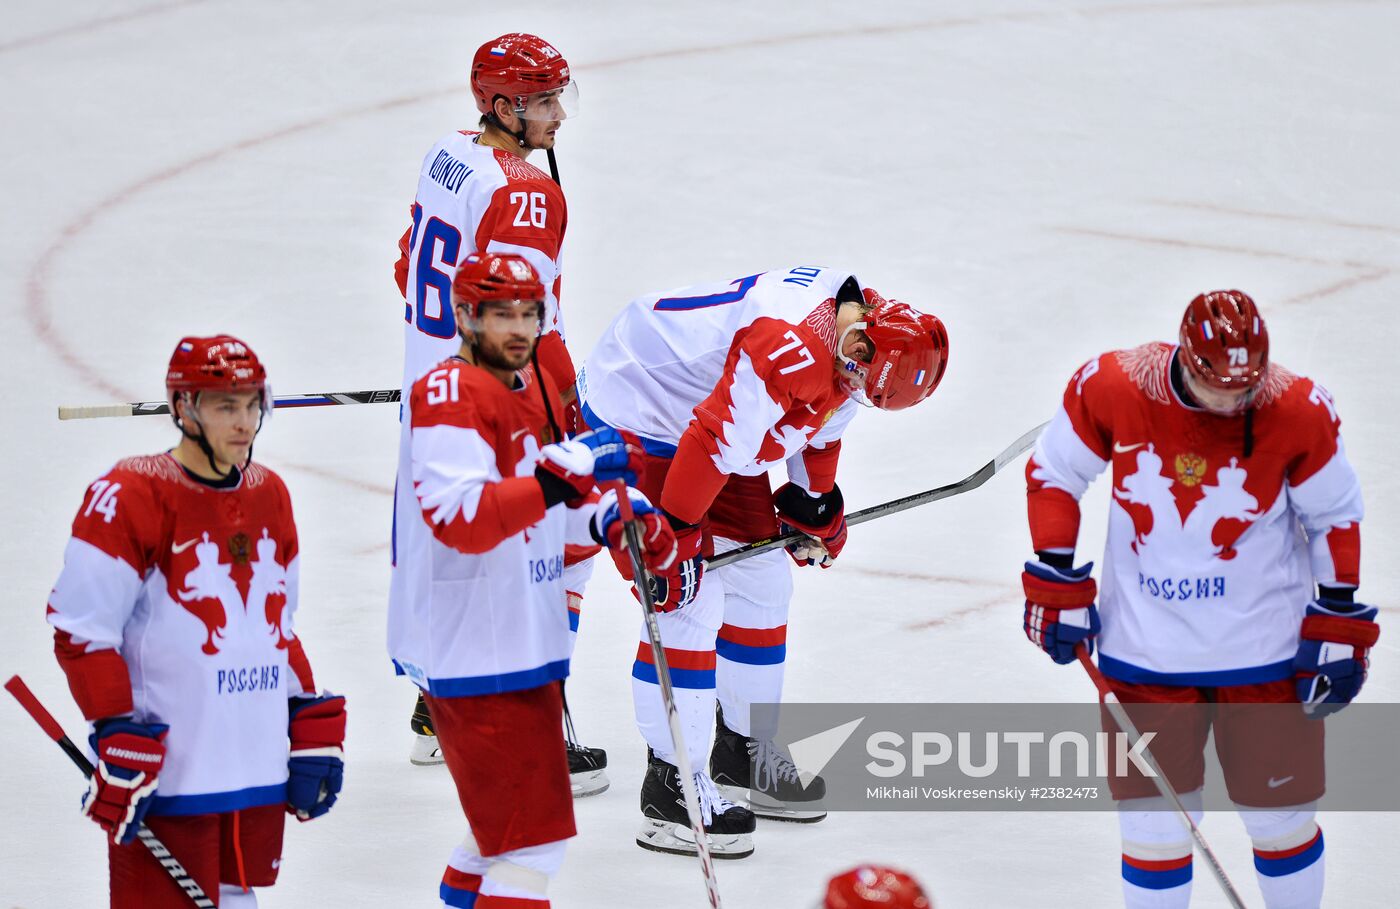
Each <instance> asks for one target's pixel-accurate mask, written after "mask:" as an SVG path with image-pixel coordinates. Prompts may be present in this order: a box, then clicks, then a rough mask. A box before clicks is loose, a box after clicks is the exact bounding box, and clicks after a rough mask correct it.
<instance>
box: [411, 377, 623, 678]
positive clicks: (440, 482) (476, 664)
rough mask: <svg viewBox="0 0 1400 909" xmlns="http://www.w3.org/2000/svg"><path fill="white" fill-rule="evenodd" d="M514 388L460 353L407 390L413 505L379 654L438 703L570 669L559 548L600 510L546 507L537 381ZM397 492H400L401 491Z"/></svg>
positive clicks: (547, 388) (544, 433)
mask: <svg viewBox="0 0 1400 909" xmlns="http://www.w3.org/2000/svg"><path fill="white" fill-rule="evenodd" d="M543 384H544V387H543V389H542V388H541V386H540V383H538V382H534V381H532V382H529V383H528V384H526V383H525V382H524V381H523V380H522V381H521V382H520V383H519V384H518V385H517V387H516V388H515V389H513V390H511V389H507V388H506V387H505V386H504V385H503V384H502V383H501V382H500V381H499V380H498V379H496V378H495V377H494V376H492V375H491V374H489V373H487V372H486V371H485V370H482V369H480V368H478V367H475V366H472V365H471V364H469V363H467V362H465V361H464V360H460V359H456V358H453V359H449V360H445V361H443V362H442V363H440V364H438V366H437V367H436V368H434V369H432V370H429V372H428V373H427V374H426V375H425V376H423V378H421V379H420V380H419V381H418V382H417V383H415V385H414V386H413V391H412V394H411V395H410V399H409V413H408V420H407V422H408V425H410V428H411V438H410V443H411V461H410V463H411V469H412V484H413V485H412V488H411V489H410V490H409V493H408V497H409V498H411V499H412V501H413V507H412V510H411V511H408V510H400V511H399V512H398V513H397V514H396V519H397V522H398V523H397V528H396V531H397V532H396V540H397V541H398V547H399V548H398V551H397V553H396V559H397V563H398V565H397V568H396V570H395V571H394V575H393V580H392V583H391V587H390V591H389V655H390V656H391V657H392V658H393V660H394V664H395V666H396V667H398V669H399V671H401V672H403V673H404V674H406V675H407V676H408V677H409V678H410V679H411V680H412V681H413V682H414V684H416V685H418V686H419V687H420V688H422V689H424V690H426V691H428V692H429V693H431V694H432V695H433V696H434V697H465V696H471V695H482V694H495V693H499V692H505V691H517V690H522V689H526V688H535V687H538V686H540V685H543V684H545V683H547V682H550V681H553V680H556V679H561V678H563V677H565V676H566V675H568V672H569V652H570V649H571V647H570V632H569V610H568V607H567V603H566V599H565V593H564V544H565V543H566V542H568V543H574V544H578V545H592V544H593V539H592V537H591V536H590V535H589V532H588V522H589V521H590V520H591V519H592V517H593V513H594V510H595V508H596V505H595V504H593V503H588V504H585V505H582V506H580V507H577V508H569V507H567V506H565V505H563V504H560V505H556V506H554V507H553V508H549V509H548V510H546V508H545V505H544V496H543V493H542V492H541V489H540V484H539V481H538V480H536V479H535V477H534V471H535V464H536V462H537V461H538V459H539V450H540V446H541V445H543V444H547V443H548V442H549V441H552V438H551V430H550V428H549V421H548V418H547V416H546V413H545V409H544V406H543V403H542V401H541V392H542V391H543V392H544V393H545V394H549V395H551V397H552V400H551V404H550V406H551V407H552V408H553V409H554V410H553V412H554V414H555V415H556V417H557V415H558V413H559V404H558V395H557V393H556V392H555V391H554V388H553V385H552V383H550V382H549V380H548V379H547V378H546V379H544V380H543ZM400 498H401V500H402V498H403V497H400Z"/></svg>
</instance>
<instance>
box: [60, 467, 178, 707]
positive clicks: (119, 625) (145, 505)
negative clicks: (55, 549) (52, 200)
mask: <svg viewBox="0 0 1400 909" xmlns="http://www.w3.org/2000/svg"><path fill="white" fill-rule="evenodd" d="M155 496H156V492H155V489H154V487H153V486H152V484H151V483H150V482H149V481H148V480H147V478H145V477H143V476H141V475H140V474H138V473H136V472H134V471H131V470H128V469H126V468H125V467H124V466H123V465H122V464H118V465H117V466H116V467H114V468H113V469H112V470H111V471H109V472H108V473H107V474H106V475H105V476H103V477H102V478H101V479H99V480H97V481H96V482H94V483H93V484H92V485H91V486H89V487H88V490H87V494H86V495H85V496H84V497H83V504H82V505H81V506H80V507H79V508H78V513H77V515H76V517H74V519H73V533H72V537H71V538H70V539H69V541H68V546H67V548H66V549H65V550H64V555H63V570H62V572H60V574H59V577H58V580H57V581H56V582H55V584H54V587H53V590H52V592H51V593H50V594H49V602H48V611H47V615H48V621H49V624H51V625H53V627H54V654H55V656H56V657H57V658H58V662H59V665H60V666H61V667H62V668H63V671H64V674H65V675H66V676H67V677H68V687H69V688H70V689H71V690H72V692H73V698H74V700H75V701H77V703H78V706H79V708H81V709H82V711H83V715H84V716H85V717H87V718H88V719H90V720H95V719H100V718H102V717H107V716H115V715H119V714H124V713H130V712H131V710H132V699H131V682H130V678H129V676H128V674H127V669H126V663H125V661H124V660H123V659H122V657H121V646H122V640H123V634H124V630H125V628H126V623H127V621H128V620H129V619H130V618H131V615H132V611H133V610H134V609H135V606H136V601H137V598H138V596H139V595H140V591H141V584H142V579H143V578H144V577H145V575H146V572H147V571H148V570H149V569H150V567H151V565H152V564H153V562H154V559H155V553H156V551H157V546H158V545H159V541H160V540H161V539H162V538H163V537H162V523H163V517H162V511H161V509H160V507H159V504H158V503H157V502H156V501H155Z"/></svg>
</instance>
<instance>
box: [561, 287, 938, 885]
mask: <svg viewBox="0 0 1400 909" xmlns="http://www.w3.org/2000/svg"><path fill="white" fill-rule="evenodd" d="M946 356H947V333H946V332H945V331H944V328H943V325H942V323H941V322H939V320H938V319H937V318H935V317H934V316H931V315H926V314H923V313H919V312H917V311H915V310H914V309H912V308H911V307H909V306H906V305H905V304H903V303H897V302H893V301H888V300H885V299H884V298H882V297H881V296H880V295H879V294H877V293H875V292H874V291H873V290H870V289H869V288H863V287H862V286H861V284H860V282H859V281H858V280H857V279H856V278H855V276H853V275H851V274H850V272H846V271H841V270H837V269H830V268H813V267H806V266H800V267H797V268H792V269H786V270H778V271H772V272H766V273H763V274H757V275H750V276H748V277H744V278H739V279H737V280H735V281H731V282H723V283H716V284H712V285H701V286H695V287H687V288H681V289H679V290H674V291H668V292H666V293H660V294H649V295H647V296H644V297H641V298H638V299H637V300H634V301H633V302H632V303H630V304H629V305H628V306H627V307H626V308H625V309H624V310H623V311H622V313H621V314H620V315H619V316H618V317H617V318H616V319H615V320H613V322H612V324H611V325H610V326H609V327H608V328H607V330H606V331H605V332H604V334H603V337H602V339H601V340H599V342H598V344H597V346H596V347H594V349H593V353H592V355H591V356H590V357H589V360H588V363H587V365H586V366H585V368H584V370H583V372H582V373H581V374H580V376H579V390H580V395H581V396H582V398H583V402H584V406H583V415H584V420H585V421H586V422H587V423H588V424H589V425H590V426H594V427H604V426H610V427H615V428H618V429H625V430H628V431H631V432H634V433H636V434H637V435H638V436H640V437H641V439H642V445H643V448H644V450H645V451H646V459H645V460H646V469H645V470H644V471H643V474H642V477H641V481H640V487H641V489H642V490H643V491H644V492H646V493H647V495H648V496H649V497H650V498H651V499H652V500H653V501H657V502H658V503H659V504H660V505H661V507H662V509H663V511H664V512H665V514H666V517H667V520H668V522H669V523H670V524H671V526H672V527H673V528H674V529H675V531H676V536H677V541H678V547H679V552H680V556H679V558H678V559H677V561H676V563H675V564H674V565H673V566H672V567H671V568H670V569H669V570H667V571H665V572H662V573H661V574H660V575H659V576H658V577H657V578H655V579H653V580H654V582H655V586H656V589H655V591H654V592H655V600H656V603H657V606H658V609H659V610H660V611H661V612H662V613H664V614H663V615H661V616H659V619H660V625H661V634H662V639H663V641H664V643H665V647H666V657H667V660H668V662H669V665H670V667H671V677H672V682H673V684H674V686H675V690H676V697H677V708H678V710H679V713H680V717H681V721H682V723H683V726H684V731H685V741H686V747H687V749H688V751H689V755H688V756H689V758H690V763H691V766H692V767H693V768H697V770H699V768H703V767H704V766H705V765H704V763H703V760H704V758H705V755H706V752H707V750H708V748H709V743H710V730H711V723H712V722H713V721H714V715H715V702H716V682H717V678H718V684H719V691H720V695H719V697H720V701H721V703H722V705H723V718H722V723H721V725H720V729H719V736H718V737H717V739H716V742H715V748H714V751H713V753H712V754H711V755H710V757H711V760H710V767H711V771H710V773H708V774H707V773H705V772H703V771H701V772H697V773H696V782H697V786H698V789H699V791H700V795H701V801H702V808H703V812H702V813H703V814H704V815H705V818H706V822H707V823H706V829H707V830H708V831H709V832H710V839H711V850H712V852H713V854H714V855H715V856H716V857H719V858H742V857H744V856H746V855H748V854H750V853H751V852H752V851H753V845H752V836H751V834H752V832H753V830H754V815H753V813H751V812H750V810H748V809H745V808H743V807H739V806H737V805H735V804H734V803H732V802H730V801H729V800H728V799H727V798H725V797H724V795H723V794H721V792H720V791H718V790H717V789H716V786H715V783H716V782H721V783H726V784H729V785H730V786H732V787H734V789H735V790H743V791H744V792H745V795H746V796H747V797H748V799H749V801H750V807H751V808H752V809H753V812H755V813H762V814H763V815H764V816H771V817H777V818H780V819H785V820H816V819H819V818H820V817H822V816H823V814H824V812H822V811H820V810H818V809H817V808H816V807H815V806H813V805H812V804H811V800H812V799H813V798H814V797H816V798H819V797H820V796H821V794H822V788H823V787H822V785H821V782H820V780H813V781H812V782H811V784H809V785H808V786H806V787H805V788H804V787H803V786H802V785H801V784H800V783H799V781H798V777H797V772H796V768H795V767H794V766H793V764H792V761H791V759H790V758H789V757H788V756H787V755H786V754H784V753H782V752H781V751H780V750H779V749H777V748H775V747H774V746H773V745H772V742H771V741H770V739H771V736H772V734H773V732H774V731H776V730H765V729H751V728H749V722H750V717H749V705H750V704H752V703H755V702H777V701H778V700H779V699H780V698H781V694H782V664H783V661H784V660H785V657H786V640H785V637H786V625H787V609H788V600H789V598H790V596H791V593H792V587H791V580H790V578H789V575H788V567H787V564H786V559H785V558H784V557H783V556H782V554H780V553H773V554H770V555H768V556H766V557H764V556H760V557H755V558H752V559H749V560H746V561H744V562H742V563H739V564H735V565H733V566H727V567H725V568H722V569H719V570H718V571H716V572H715V573H714V574H715V577H714V578H709V579H707V578H705V577H704V572H703V565H702V556H704V555H705V554H706V553H707V552H708V551H710V548H711V546H712V545H713V547H714V548H715V549H726V548H734V547H735V546H736V545H737V543H738V542H739V541H743V540H746V539H758V538H760V537H763V536H771V535H772V534H773V531H774V530H776V529H777V528H776V527H775V524H776V523H777V521H780V522H782V524H783V525H785V526H786V527H788V528H796V529H798V530H801V531H803V532H805V533H806V534H808V539H807V540H806V541H805V542H803V543H801V544H798V545H796V546H794V547H793V552H792V556H793V558H794V559H795V560H796V561H798V562H799V563H801V564H808V565H810V564H821V565H823V566H825V565H827V564H829V563H830V562H831V560H832V559H834V558H836V556H837V555H839V554H840V552H841V548H842V546H843V545H844V544H845V540H846V521H845V510H844V505H843V503H842V499H841V493H840V490H839V489H838V488H837V486H836V462H837V458H838V455H839V453H840V439H841V434H842V432H843V431H844V430H845V428H846V426H847V424H848V423H849V422H850V420H851V418H852V416H853V415H854V414H855V411H856V410H857V409H858V407H859V403H858V402H862V403H866V404H873V405H874V406H876V407H880V408H883V409H886V410H897V409H900V408H903V407H908V406H911V405H913V404H916V403H918V402H919V401H921V400H923V399H924V398H927V397H928V396H929V395H930V394H932V393H933V390H934V388H935V387H936V386H937V385H938V382H939V380H940V379H941V378H942V375H943V370H944V366H945V365H946ZM784 462H786V464H787V470H788V476H789V479H790V482H789V483H788V484H787V485H785V486H783V487H782V488H781V489H779V490H778V492H777V494H776V495H773V494H772V493H771V492H770V489H769V487H768V484H767V477H766V473H767V471H768V469H769V468H770V467H773V466H776V465H778V464H781V463H784ZM775 509H776V512H777V521H775V518H774V511H775ZM619 567H620V568H621V569H622V570H623V573H624V575H628V574H630V568H629V567H628V566H626V565H625V564H624V563H621V562H620V563H619ZM716 582H718V583H716ZM717 643H718V653H717V652H716V649H717ZM632 677H633V683H632V689H633V698H634V705H635V710H636V714H637V722H638V725H639V727H640V728H641V732H642V735H643V737H644V738H645V739H646V741H647V744H648V746H650V755H649V764H648V770H647V774H646V778H645V780H644V782H643V784H642V793H641V807H642V814H643V816H644V821H643V826H642V830H641V832H640V833H639V835H638V837H637V842H638V844H639V845H641V846H643V847H644V848H648V849H655V850H658V851H663V852H672V851H674V852H691V851H694V846H693V844H692V843H690V842H689V841H688V840H687V839H686V833H687V831H688V824H687V822H686V816H685V810H684V808H683V807H682V806H681V800H680V795H679V793H680V791H681V790H680V781H679V771H677V769H676V766H675V753H674V748H673V745H672V742H671V738H670V733H669V729H668V725H667V722H666V718H665V715H664V713H663V710H662V704H661V698H660V694H659V689H658V685H657V676H656V668H655V666H653V665H652V656H651V649H650V647H649V646H648V644H647V638H646V635H645V629H643V634H642V637H641V645H640V646H639V648H638V651H637V659H636V662H635V663H634V664H633V668H632ZM804 802H805V803H807V804H803V803H804Z"/></svg>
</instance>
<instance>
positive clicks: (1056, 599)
mask: <svg viewBox="0 0 1400 909" xmlns="http://www.w3.org/2000/svg"><path fill="white" fill-rule="evenodd" d="M1093 570H1094V563H1093V562H1090V563H1088V564H1087V565H1081V566H1079V567H1078V568H1056V567H1055V566H1053V565H1047V564H1045V563H1044V562H1041V561H1039V560H1032V561H1029V562H1027V563H1026V570H1025V571H1023V572H1022V573H1021V586H1022V587H1024V588H1025V591H1026V615H1025V618H1024V619H1023V620H1022V622H1021V627H1022V628H1024V629H1025V632H1026V637H1027V638H1029V639H1030V642H1031V643H1032V644H1034V645H1035V646H1037V647H1039V648H1040V649H1041V650H1044V651H1045V652H1046V653H1048V654H1050V659H1052V660H1054V661H1055V662H1056V663H1059V664H1060V665H1065V664H1067V663H1073V662H1074V661H1075V659H1076V656H1075V652H1074V649H1075V647H1076V646H1078V645H1079V644H1080V643H1081V642H1083V643H1084V644H1085V645H1086V646H1087V647H1088V648H1089V652H1090V653H1093V652H1094V638H1095V637H1096V636H1097V635H1098V633H1099V630H1100V628H1101V627H1102V626H1101V624H1100V622H1099V610H1098V608H1097V607H1095V606H1094V599H1095V598H1096V597H1097V596H1098V585H1096V584H1095V583H1094V579H1093V578H1092V577H1090V575H1089V573H1090V572H1092V571H1093Z"/></svg>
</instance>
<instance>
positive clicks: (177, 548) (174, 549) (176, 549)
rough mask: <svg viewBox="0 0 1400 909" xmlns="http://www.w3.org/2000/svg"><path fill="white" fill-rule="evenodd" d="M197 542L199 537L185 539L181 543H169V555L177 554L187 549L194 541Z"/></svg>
mask: <svg viewBox="0 0 1400 909" xmlns="http://www.w3.org/2000/svg"><path fill="white" fill-rule="evenodd" d="M198 542H199V537H195V538H194V539H193V540H186V541H185V542H183V543H171V544H170V554H171V555H179V554H180V553H182V552H184V551H185V550H186V549H189V548H190V547H191V546H193V545H194V544H195V543H198Z"/></svg>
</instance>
